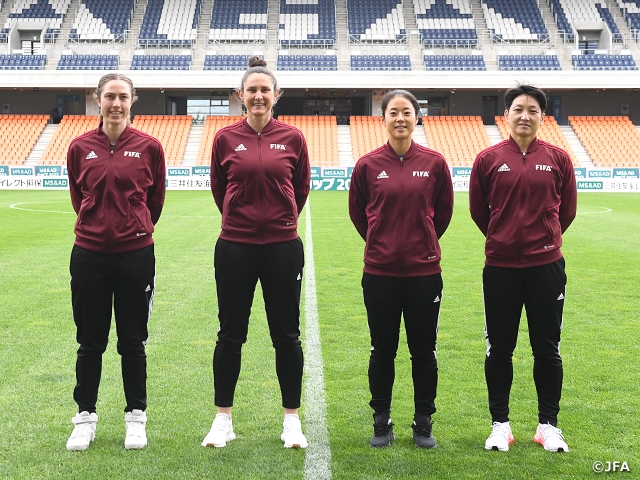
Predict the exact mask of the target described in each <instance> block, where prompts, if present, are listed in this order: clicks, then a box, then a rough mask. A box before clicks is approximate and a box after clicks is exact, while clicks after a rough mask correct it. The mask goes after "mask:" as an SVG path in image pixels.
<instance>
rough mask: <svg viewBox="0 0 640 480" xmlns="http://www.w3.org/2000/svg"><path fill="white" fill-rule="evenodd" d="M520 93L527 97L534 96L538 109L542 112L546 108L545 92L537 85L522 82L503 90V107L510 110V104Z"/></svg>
mask: <svg viewBox="0 0 640 480" xmlns="http://www.w3.org/2000/svg"><path fill="white" fill-rule="evenodd" d="M520 95H526V96H528V97H533V98H535V99H536V100H537V101H538V104H539V105H540V110H541V111H542V113H544V112H545V110H546V109H547V96H546V95H545V93H544V92H543V91H542V90H540V89H539V88H538V87H534V86H533V85H527V84H524V83H522V84H521V83H518V84H517V85H516V86H515V87H513V88H510V89H509V90H507V91H506V92H504V106H505V108H506V109H507V110H510V109H511V104H512V103H513V101H514V100H515V99H516V98H518V97H519V96H520Z"/></svg>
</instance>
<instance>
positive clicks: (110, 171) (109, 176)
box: [105, 138, 116, 250]
mask: <svg viewBox="0 0 640 480" xmlns="http://www.w3.org/2000/svg"><path fill="white" fill-rule="evenodd" d="M107 141H108V142H109V165H108V166H107V185H108V187H107V191H110V192H115V189H114V187H113V152H114V151H115V149H116V146H115V145H111V140H110V139H109V138H107ZM109 201H112V200H111V198H109ZM106 213H107V215H105V224H106V225H105V226H106V231H105V244H106V247H107V250H109V249H110V248H111V243H112V240H113V239H112V238H111V237H112V235H111V233H112V232H111V225H110V223H111V222H110V218H109V212H108V210H107V212H106Z"/></svg>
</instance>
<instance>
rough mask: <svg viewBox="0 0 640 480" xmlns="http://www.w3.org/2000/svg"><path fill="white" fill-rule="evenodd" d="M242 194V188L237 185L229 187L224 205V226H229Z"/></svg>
mask: <svg viewBox="0 0 640 480" xmlns="http://www.w3.org/2000/svg"><path fill="white" fill-rule="evenodd" d="M239 193H240V186H239V185H237V184H232V185H229V188H228V189H227V192H226V193H225V195H224V201H223V203H222V226H223V227H225V226H227V220H228V219H229V218H230V217H231V212H232V211H233V209H234V207H235V204H236V200H237V198H238V195H239Z"/></svg>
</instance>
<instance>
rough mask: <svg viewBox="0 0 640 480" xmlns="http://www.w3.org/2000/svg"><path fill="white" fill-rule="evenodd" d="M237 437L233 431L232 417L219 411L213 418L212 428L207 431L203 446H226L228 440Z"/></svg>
mask: <svg viewBox="0 0 640 480" xmlns="http://www.w3.org/2000/svg"><path fill="white" fill-rule="evenodd" d="M235 439H236V434H235V433H233V422H232V421H231V417H229V415H227V414H226V413H218V414H217V415H216V418H214V419H213V424H212V425H211V430H210V431H209V433H207V436H206V437H204V440H203V441H202V446H203V447H216V448H220V447H225V446H226V445H227V442H230V441H231V440H235Z"/></svg>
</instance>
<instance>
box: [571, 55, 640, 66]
mask: <svg viewBox="0 0 640 480" xmlns="http://www.w3.org/2000/svg"><path fill="white" fill-rule="evenodd" d="M571 62H572V63H573V66H574V68H575V69H576V70H638V67H637V66H636V62H635V61H634V60H633V57H632V56H631V55H626V54H625V55H618V54H615V55H609V54H604V53H596V54H593V55H575V54H574V55H572V56H571Z"/></svg>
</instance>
